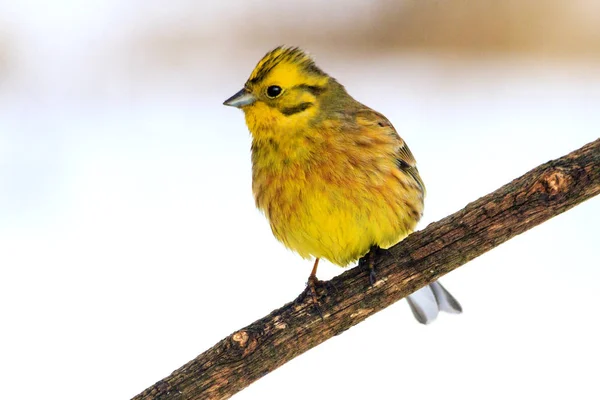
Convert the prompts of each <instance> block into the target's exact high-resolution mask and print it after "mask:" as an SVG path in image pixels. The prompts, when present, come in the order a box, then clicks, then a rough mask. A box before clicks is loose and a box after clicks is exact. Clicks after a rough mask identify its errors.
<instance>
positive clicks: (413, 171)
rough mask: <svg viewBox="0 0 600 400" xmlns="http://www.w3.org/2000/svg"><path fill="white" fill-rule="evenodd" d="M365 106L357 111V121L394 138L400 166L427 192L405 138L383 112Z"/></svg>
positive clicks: (395, 153)
mask: <svg viewBox="0 0 600 400" xmlns="http://www.w3.org/2000/svg"><path fill="white" fill-rule="evenodd" d="M363 107H364V108H360V109H359V110H358V111H357V112H356V115H355V121H356V122H357V123H358V124H359V125H362V126H363V127H367V128H370V129H369V131H373V130H374V129H375V130H379V133H381V132H382V131H383V133H384V134H386V135H387V137H388V138H391V139H392V140H393V145H394V155H395V156H396V162H397V164H398V168H400V169H401V170H402V171H403V172H405V173H406V174H408V175H410V176H411V177H412V178H413V179H414V180H415V181H416V182H417V183H418V184H419V186H420V187H421V190H422V191H423V194H425V184H424V183H423V180H422V179H421V176H420V175H419V170H418V169H417V161H416V160H415V157H414V156H413V154H412V152H411V151H410V149H409V148H408V145H407V144H406V142H405V141H404V139H402V138H401V137H400V135H398V132H397V131H396V129H395V128H394V126H393V125H392V123H391V122H390V121H389V120H388V119H387V118H386V117H385V116H384V115H383V114H381V113H378V112H377V111H375V110H372V109H370V108H368V107H366V106H363Z"/></svg>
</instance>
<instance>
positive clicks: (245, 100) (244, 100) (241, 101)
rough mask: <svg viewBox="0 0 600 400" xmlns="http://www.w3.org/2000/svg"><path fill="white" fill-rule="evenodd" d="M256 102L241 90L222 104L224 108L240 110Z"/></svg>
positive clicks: (249, 94) (251, 96)
mask: <svg viewBox="0 0 600 400" xmlns="http://www.w3.org/2000/svg"><path fill="white" fill-rule="evenodd" d="M255 101H256V97H254V95H253V94H252V93H250V92H249V91H247V90H246V89H242V90H240V91H239V92H237V93H236V94H234V95H233V96H231V97H230V98H228V99H227V100H225V101H224V102H223V104H224V105H226V106H231V107H237V108H242V107H244V106H249V105H250V104H252V103H254V102H255Z"/></svg>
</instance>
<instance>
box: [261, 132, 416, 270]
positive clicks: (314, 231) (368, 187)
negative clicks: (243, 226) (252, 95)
mask: <svg viewBox="0 0 600 400" xmlns="http://www.w3.org/2000/svg"><path fill="white" fill-rule="evenodd" d="M333 128H334V127H328V126H322V127H321V129H319V130H315V129H311V130H307V131H297V132H278V135H265V137H269V139H265V140H256V139H255V140H254V142H253V145H252V160H253V192H254V197H255V200H256V205H257V207H258V208H259V209H261V210H262V211H263V212H264V213H265V215H266V216H267V218H268V220H269V222H270V225H271V228H272V230H273V233H274V235H275V236H276V237H277V239H279V240H280V241H281V242H283V243H284V244H285V245H286V246H287V247H288V248H290V249H292V250H294V251H296V252H298V253H299V254H300V255H301V256H302V257H305V258H309V257H311V256H312V257H318V258H325V259H328V260H329V261H331V262H333V263H335V264H338V265H346V264H348V263H349V262H351V261H353V260H356V259H358V258H359V257H361V256H362V255H364V254H365V253H366V252H367V251H368V250H369V248H370V247H371V246H373V245H378V246H380V247H382V248H386V247H389V246H391V245H393V244H395V243H396V242H398V241H399V240H401V239H403V238H404V237H405V236H407V235H408V234H409V233H410V232H412V230H413V229H414V228H415V225H416V223H417V221H418V220H419V218H420V216H421V213H422V210H423V193H422V191H421V190H420V189H419V187H418V185H417V184H416V183H415V182H414V180H411V179H410V177H408V176H406V175H405V174H404V173H402V172H401V171H400V170H399V169H398V166H397V164H396V160H395V158H394V157H393V155H392V153H393V152H392V150H389V151H388V149H387V147H386V146H388V145H389V143H387V142H386V141H385V138H383V139H382V140H380V143H377V142H376V141H375V143H369V146H360V145H357V143H356V138H352V137H351V136H349V137H345V136H343V135H340V134H339V132H338V130H337V129H333ZM310 132H313V133H316V134H310ZM253 134H254V132H253ZM254 137H255V138H256V137H260V135H257V134H254ZM364 139H368V137H366V138H362V140H364ZM344 140H345V141H352V143H347V142H344Z"/></svg>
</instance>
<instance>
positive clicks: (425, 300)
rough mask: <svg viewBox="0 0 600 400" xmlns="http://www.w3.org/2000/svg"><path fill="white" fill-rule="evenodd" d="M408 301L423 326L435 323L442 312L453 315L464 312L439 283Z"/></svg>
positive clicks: (417, 292)
mask: <svg viewBox="0 0 600 400" xmlns="http://www.w3.org/2000/svg"><path fill="white" fill-rule="evenodd" d="M406 300H407V301H408V305H409V306H410V310H411V311H412V313H413V315H414V316H415V318H416V319H417V321H419V322H420V323H422V324H428V323H430V322H432V321H434V320H435V319H436V318H437V315H438V313H439V312H440V311H445V312H448V313H452V314H460V313H461V312H462V307H461V306H460V304H459V302H458V301H457V300H456V299H455V298H454V297H453V296H452V295H451V294H450V292H448V291H447V290H446V289H445V288H444V287H443V286H442V285H441V284H440V283H439V282H433V283H432V284H430V285H429V286H425V287H423V288H421V289H419V290H417V291H416V292H414V293H413V294H411V295H409V296H408V297H407V298H406Z"/></svg>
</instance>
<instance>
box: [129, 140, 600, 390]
mask: <svg viewBox="0 0 600 400" xmlns="http://www.w3.org/2000/svg"><path fill="white" fill-rule="evenodd" d="M599 192H600V139H597V140H596V141H594V142H592V143H589V144H587V145H586V146H584V147H582V148H581V149H579V150H576V151H574V152H572V153H570V154H568V155H566V156H564V157H561V158H559V159H557V160H554V161H550V162H547V163H545V164H543V165H540V166H539V167H537V168H535V169H533V170H531V171H529V172H528V173H527V174H525V175H523V176H521V177H520V178H518V179H515V180H514V181H512V182H510V183H509V184H507V185H505V186H503V187H501V188H500V189H498V190H496V191H495V192H493V193H490V194H488V195H487V196H485V197H482V198H480V199H479V200H476V201H474V202H472V203H471V204H469V205H467V206H466V207H465V208H464V209H462V210H460V211H458V212H456V213H454V214H452V215H450V216H448V217H446V218H444V219H442V220H440V221H438V222H435V223H432V224H430V225H429V226H427V228H425V229H424V230H422V231H419V232H415V233H413V234H412V235H410V236H409V237H408V238H406V239H405V240H403V241H402V242H401V243H399V244H397V245H396V246H394V247H392V248H391V249H390V252H389V253H388V254H383V255H381V256H379V257H378V258H376V260H375V265H376V269H377V277H378V281H377V282H376V283H375V285H373V286H370V285H369V277H368V271H366V270H365V268H353V269H351V270H349V271H347V272H345V273H343V274H342V275H340V276H338V277H336V278H334V279H333V280H332V281H331V283H332V285H333V287H335V290H329V291H328V293H327V294H325V293H320V303H321V307H322V314H323V317H321V316H320V315H319V314H318V313H317V312H315V309H314V307H313V306H312V305H311V301H310V298H309V297H307V298H305V299H303V300H299V299H296V301H294V302H291V303H288V304H286V305H284V306H283V307H282V308H280V309H278V310H275V311H273V312H272V313H271V314H269V315H267V316H266V317H264V318H262V319H260V320H258V321H256V322H254V323H253V324H251V325H249V326H247V327H245V328H242V329H240V330H239V331H237V332H234V333H233V334H231V335H230V336H228V337H226V338H225V339H223V340H221V341H220V342H219V343H217V344H216V345H215V346H213V347H212V348H211V349H209V350H207V351H205V352H204V353H202V354H200V355H199V356H198V357H196V358H195V359H194V360H192V361H190V362H189V363H187V364H186V365H184V366H183V367H181V368H179V369H178V370H176V371H175V372H173V373H172V374H171V376H169V377H167V378H165V379H163V380H161V381H159V382H157V383H156V384H154V385H153V386H151V387H150V388H148V389H146V390H144V391H143V392H142V393H141V394H139V395H138V396H136V397H134V400H142V399H143V400H149V399H153V400H159V399H160V400H169V399H179V400H182V399H186V400H187V399H194V400H195V399H211V400H212V399H226V398H229V397H231V396H232V395H233V394H235V393H237V392H238V391H240V390H242V389H243V388H245V387H246V386H248V385H250V384H251V383H252V382H254V381H255V380H257V379H259V378H261V377H262V376H264V375H266V374H268V373H269V372H271V371H273V370H274V369H275V368H277V367H279V366H281V365H283V364H284V363H286V362H287V361H289V360H291V359H292V358H294V357H296V356H297V355H299V354H302V353H303V352H305V351H306V350H308V349H311V348H312V347H315V346H316V345H318V344H320V343H322V342H324V341H325V340H327V339H329V338H331V337H332V336H335V335H338V334H340V333H342V332H343V331H345V330H346V329H348V328H350V327H351V326H353V325H356V324H357V323H359V322H361V321H363V320H364V319H365V318H367V317H369V316H370V315H372V314H374V313H376V312H377V311H379V310H382V309H383V308H385V307H387V306H389V305H390V304H392V303H394V302H396V301H398V300H400V299H402V298H403V297H405V296H407V295H408V294H410V293H411V292H413V291H414V290H416V289H418V288H420V287H422V286H425V285H426V284H429V283H431V282H433V281H434V280H437V279H438V278H440V277H441V276H442V275H444V274H446V273H448V272H450V271H452V270H453V269H455V268H457V267H459V266H461V265H463V264H465V263H466V262H468V261H470V260H472V259H473V258H475V257H477V256H479V255H481V254H483V253H485V252H486V251H488V250H490V249H492V248H493V247H496V246H498V245H499V244H501V243H503V242H505V241H507V240H508V239H510V238H512V237H514V236H516V235H518V234H520V233H522V232H524V231H526V230H528V229H530V228H532V227H534V226H536V225H538V224H540V223H542V222H544V221H546V220H547V219H549V218H552V217H553V216H555V215H558V214H560V213H562V212H564V211H566V210H568V209H569V208H571V207H573V206H575V205H577V204H579V203H581V202H582V201H584V200H586V199H589V198H591V197H593V196H595V195H597V194H598V193H599Z"/></svg>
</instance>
